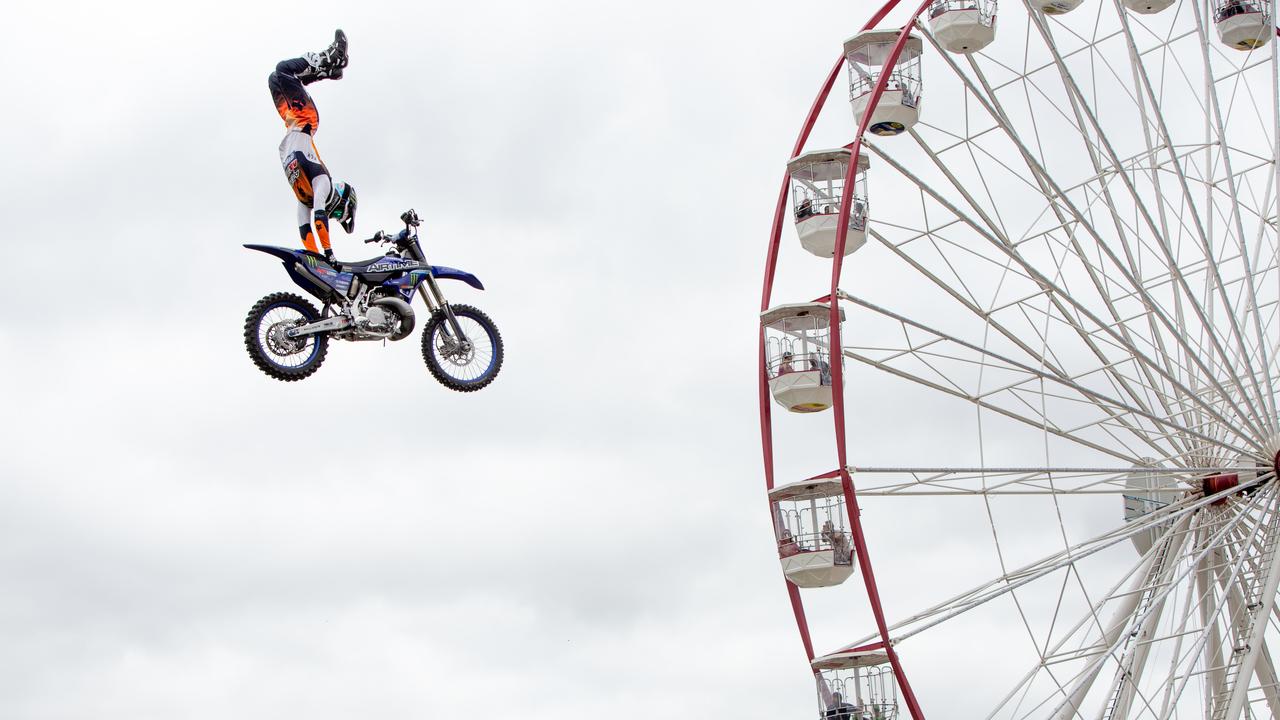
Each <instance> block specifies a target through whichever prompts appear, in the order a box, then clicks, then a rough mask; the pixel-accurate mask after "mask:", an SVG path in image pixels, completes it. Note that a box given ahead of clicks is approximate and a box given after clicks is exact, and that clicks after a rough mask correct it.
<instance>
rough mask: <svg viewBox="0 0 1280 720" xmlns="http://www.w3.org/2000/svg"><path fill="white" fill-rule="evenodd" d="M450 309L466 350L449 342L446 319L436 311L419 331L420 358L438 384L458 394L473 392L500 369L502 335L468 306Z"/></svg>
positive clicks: (440, 311)
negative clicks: (466, 343) (465, 336)
mask: <svg viewBox="0 0 1280 720" xmlns="http://www.w3.org/2000/svg"><path fill="white" fill-rule="evenodd" d="M450 307H451V308H452V309H453V316H454V317H456V318H457V319H458V324H459V325H461V326H462V330H463V332H465V333H467V340H468V343H469V347H458V346H457V345H456V344H454V343H453V340H452V335H453V333H452V328H450V327H449V319H448V316H446V315H445V313H444V311H443V310H436V311H435V312H434V313H432V314H431V320H429V321H428V322H427V325H426V327H424V328H423V329H422V359H423V360H424V361H426V363H427V369H428V370H430V371H431V376H432V377H434V378H435V379H436V380H437V381H439V383H440V384H441V385H444V386H445V387H447V388H449V389H450V390H457V391H458V392H475V391H476V390H479V389H480V388H482V387H485V386H486V385H488V384H489V383H491V382H493V379H494V378H495V377H497V376H498V371H499V370H501V369H502V334H501V333H499V332H498V327H497V326H496V325H494V324H493V321H492V320H490V319H489V316H488V315H485V314H484V313H483V312H481V311H480V310H477V309H476V308H473V307H471V306H470V305H451V306H450ZM445 331H448V332H447V333H446V332H445Z"/></svg>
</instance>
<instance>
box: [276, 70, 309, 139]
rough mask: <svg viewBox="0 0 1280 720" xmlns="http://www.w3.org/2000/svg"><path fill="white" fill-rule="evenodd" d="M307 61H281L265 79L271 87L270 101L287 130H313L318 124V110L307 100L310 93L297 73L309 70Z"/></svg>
mask: <svg viewBox="0 0 1280 720" xmlns="http://www.w3.org/2000/svg"><path fill="white" fill-rule="evenodd" d="M310 68H311V64H310V63H308V62H307V60H306V59H305V58H293V59H292V60H281V61H280V63H279V64H278V65H276V71H275V72H273V73H271V76H270V77H268V78H267V86H268V87H270V88H271V100H272V101H273V102H274V103H275V105H276V112H278V113H280V119H281V120H284V124H285V125H286V126H288V128H289V129H290V130H300V131H302V132H304V133H307V134H313V133H315V131H316V129H317V128H319V127H320V111H319V110H317V109H316V103H315V101H314V100H312V99H311V94H310V93H308V92H307V89H306V88H305V87H304V85H305V84H306V83H305V82H303V80H302V78H301V77H300V75H305V74H306V73H308V72H309V71H310Z"/></svg>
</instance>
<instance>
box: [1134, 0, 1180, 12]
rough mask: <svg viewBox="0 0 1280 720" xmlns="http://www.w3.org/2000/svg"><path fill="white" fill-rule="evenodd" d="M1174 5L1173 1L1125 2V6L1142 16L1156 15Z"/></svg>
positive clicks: (1139, 0) (1140, 0)
mask: <svg viewBox="0 0 1280 720" xmlns="http://www.w3.org/2000/svg"><path fill="white" fill-rule="evenodd" d="M1172 5H1173V0H1124V6H1125V7H1127V8H1129V9H1130V10H1132V11H1134V12H1136V13H1138V14H1141V15H1154V14H1156V13H1158V12H1160V11H1161V10H1164V9H1166V8H1168V7H1171V6H1172Z"/></svg>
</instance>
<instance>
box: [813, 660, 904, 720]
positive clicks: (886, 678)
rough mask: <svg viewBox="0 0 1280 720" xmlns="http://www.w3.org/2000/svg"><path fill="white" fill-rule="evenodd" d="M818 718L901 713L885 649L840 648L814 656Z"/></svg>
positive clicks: (878, 719) (883, 719)
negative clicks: (836, 650) (827, 653)
mask: <svg viewBox="0 0 1280 720" xmlns="http://www.w3.org/2000/svg"><path fill="white" fill-rule="evenodd" d="M812 665H813V669H814V673H815V677H816V678H817V682H818V708H819V709H818V717H819V718H832V717H843V718H859V719H861V718H875V720H896V718H897V717H898V682H897V680H896V679H894V677H893V668H892V667H891V666H890V665H889V655H888V653H886V652H884V651H883V650H841V651H839V652H834V653H831V654H830V655H824V656H822V657H820V658H815V659H814V661H813V663H812Z"/></svg>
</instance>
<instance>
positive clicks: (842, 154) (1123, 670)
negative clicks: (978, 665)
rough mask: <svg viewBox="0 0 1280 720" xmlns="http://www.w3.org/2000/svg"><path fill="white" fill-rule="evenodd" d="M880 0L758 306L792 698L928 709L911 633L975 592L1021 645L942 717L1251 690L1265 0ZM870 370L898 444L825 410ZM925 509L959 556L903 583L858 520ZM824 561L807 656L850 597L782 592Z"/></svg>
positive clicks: (1271, 473)
mask: <svg viewBox="0 0 1280 720" xmlns="http://www.w3.org/2000/svg"><path fill="white" fill-rule="evenodd" d="M897 5H898V2H897V0H889V1H888V2H887V3H886V4H885V5H884V7H882V8H881V9H880V10H879V11H878V12H876V13H875V14H874V15H873V16H872V17H871V18H870V19H869V20H868V21H867V23H866V25H865V26H864V27H863V28H862V30H861V31H860V32H858V33H856V34H854V35H853V36H852V37H850V38H849V39H848V40H846V41H845V43H844V47H843V52H842V53H841V55H840V58H839V61H838V62H837V63H836V65H835V67H834V68H832V69H831V71H830V72H829V74H828V75H827V76H826V80H825V82H824V83H823V84H822V86H821V90H820V92H819V94H818V97H817V99H816V101H815V102H814V103H813V106H812V108H811V109H810V111H809V113H808V115H807V116H806V118H805V120H804V123H803V125H802V128H801V131H800V135H799V139H798V140H797V141H796V143H795V146H794V148H793V150H792V152H791V155H790V157H789V160H788V163H787V169H786V175H785V179H784V181H783V185H782V189H781V192H780V194H779V197H778V203H777V208H776V211H775V215H774V218H773V225H772V229H771V234H770V240H769V248H768V255H767V259H766V271H765V281H764V288H763V293H762V295H763V297H762V300H761V307H760V311H761V313H760V337H759V341H760V346H759V349H760V352H759V362H760V372H759V390H760V419H761V436H762V443H763V456H764V469H765V481H766V487H767V490H768V496H769V508H770V513H771V517H772V521H773V527H774V531H775V537H776V540H777V549H778V558H779V562H780V565H781V569H782V571H783V574H784V576H785V578H786V587H787V590H788V593H789V597H790V600H791V604H792V609H793V614H794V617H795V621H796V624H797V627H798V629H799V632H800V636H801V640H802V643H803V645H804V649H805V652H806V654H807V658H808V661H809V667H808V668H807V672H811V673H812V674H813V676H814V678H815V681H816V687H817V702H818V709H819V711H818V716H819V717H820V718H822V717H825V718H857V719H858V720H862V719H864V718H874V719H875V720H892V719H893V718H898V717H903V718H905V717H912V718H916V719H917V720H919V719H921V718H924V717H925V716H926V712H927V713H930V714H931V716H932V717H954V716H957V715H956V713H955V712H954V711H953V709H951V708H948V707H938V708H934V707H931V706H930V704H929V703H928V702H927V700H929V699H931V698H933V697H934V695H933V694H931V692H930V690H929V684H930V682H931V680H932V678H931V677H928V676H925V675H924V674H922V673H913V671H912V668H913V667H920V666H921V665H922V661H923V658H922V656H921V655H920V654H913V650H915V649H916V648H921V649H923V650H931V649H933V650H936V645H931V644H930V639H931V638H933V637H937V636H939V635H940V634H942V633H946V632H949V628H953V627H955V626H958V625H963V624H964V623H966V622H971V621H972V620H973V618H975V617H979V616H982V615H983V613H987V612H989V611H990V610H991V608H996V607H999V608H1001V612H1003V613H1005V617H1006V618H1008V619H1009V625H1010V626H1011V627H1013V628H1015V630H1014V631H1013V632H1015V633H1016V634H1018V635H1019V637H1020V640H1019V641H1018V642H1016V643H1015V642H1013V641H1011V640H1002V642H1007V643H1008V650H1009V652H1008V656H1009V657H1014V656H1016V657H1018V658H1019V659H1021V660H1024V661H1025V662H1024V663H1023V664H1022V665H1021V666H1019V667H1017V668H1016V669H1011V668H1012V665H1011V664H1009V663H1001V664H999V665H998V666H989V667H984V668H983V669H982V671H981V674H982V676H983V682H984V684H986V685H992V686H999V688H1000V690H999V691H998V692H995V693H992V694H990V696H989V697H990V700H989V702H988V703H987V704H985V705H983V706H982V708H981V711H982V713H983V714H980V715H976V717H987V718H1010V719H1012V718H1049V719H1053V720H1068V719H1072V718H1079V719H1081V720H1119V719H1121V718H1129V719H1137V718H1159V719H1161V720H1164V719H1167V718H1177V719H1184V718H1205V719H1206V720H1238V719H1239V718H1274V717H1280V680H1278V679H1277V670H1276V656H1275V652H1276V649H1277V648H1280V606H1277V603H1276V594H1277V586H1278V585H1280V553H1277V552H1276V550H1277V545H1278V544H1280V482H1277V466H1278V465H1280V399H1278V398H1277V390H1278V389H1280V267H1278V265H1280V232H1278V228H1277V222H1278V221H1280V164H1278V163H1277V152H1278V149H1280V66H1278V65H1277V57H1276V53H1277V45H1280V43H1277V42H1271V39H1272V38H1273V36H1274V35H1275V34H1276V27H1275V22H1274V17H1275V6H1274V3H1271V2H1267V1H1265V0H1023V2H1021V3H1014V2H1011V1H1010V0H1005V1H1004V2H1003V3H1002V4H1001V5H1000V6H999V7H998V8H997V5H996V0H926V1H925V2H923V3H922V4H920V5H919V6H918V7H903V8H897V7H896V6H897ZM842 78H847V83H848V91H849V100H850V103H851V106H852V117H853V123H852V128H853V130H852V134H851V135H845V136H843V137H838V138H835V139H833V140H832V141H830V142H824V143H816V144H814V145H813V146H811V145H810V135H811V134H812V133H814V129H815V126H816V125H817V124H818V123H819V120H820V119H829V118H828V116H829V115H831V114H832V113H838V114H839V115H841V116H844V117H847V115H845V114H846V113H848V112H849V111H848V110H844V109H843V108H842V107H837V106H838V105H841V104H840V103H828V99H829V96H830V94H831V91H832V89H833V88H834V87H836V85H837V84H838V82H839V81H841V79H842ZM828 105H831V107H828ZM824 109H826V111H827V112H826V113H824ZM849 127H850V126H849V125H848V124H847V123H846V124H844V128H845V130H844V132H846V133H847V132H849ZM846 143H847V144H846ZM790 227H794V228H795V230H794V239H793V236H792V231H791V230H790ZM855 253H856V254H855ZM826 262H830V263H831V264H830V266H827V265H825V263H826ZM828 269H829V271H830V282H829V284H827V283H825V282H824V283H823V286H822V287H821V288H818V287H814V288H812V289H811V290H804V289H803V288H804V287H805V282H807V281H809V280H812V278H813V277H814V276H815V272H821V273H823V275H822V277H823V278H824V279H825V273H826V271H827V270H828ZM782 287H786V288H787V289H788V292H789V293H791V294H790V295H789V296H787V297H778V298H775V297H774V295H775V289H776V288H782ZM795 288H802V289H800V290H796V289H795ZM815 298H816V299H815ZM872 387H874V388H876V389H877V390H878V392H874V393H873V392H870V388H872ZM893 393H900V397H901V398H903V400H902V401H901V402H902V403H910V404H911V410H913V411H915V412H916V413H918V415H919V416H921V417H924V416H926V415H940V416H946V417H947V418H948V421H947V423H946V427H945V432H944V433H943V434H942V435H940V436H939V440H938V441H937V442H934V443H930V445H931V446H932V447H931V448H930V450H931V453H915V452H913V453H912V454H911V455H908V456H904V457H898V458H884V457H882V456H881V453H883V452H886V451H887V450H884V449H880V448H872V447H866V446H863V445H861V444H860V443H859V442H858V440H859V438H857V437H854V438H852V439H851V438H850V435H851V432H850V427H851V421H850V418H851V415H850V413H851V412H852V408H851V406H850V398H853V397H855V396H856V397H860V398H871V400H867V401H865V402H859V403H858V404H857V407H856V411H857V413H858V416H857V417H862V416H864V415H866V414H868V413H870V414H875V413H878V412H883V411H888V410H892V411H894V412H898V413H902V408H886V407H878V406H876V405H875V404H874V403H875V402H877V401H876V400H875V398H877V397H879V398H883V397H886V396H887V395H892V394H893ZM878 402H880V403H881V404H882V405H883V404H884V401H883V400H880V401H878ZM890 404H891V405H892V404H898V403H890ZM778 408H782V409H785V410H786V411H788V412H786V413H781V412H777V410H778ZM855 419H856V418H855ZM828 420H829V421H831V422H833V423H834V429H835V434H834V448H829V449H828V450H827V451H824V452H814V450H813V446H812V443H811V444H810V445H805V444H804V443H803V442H801V439H802V438H809V439H810V440H812V438H825V437H829V430H828V429H827V428H829V427H830V426H829V425H826V422H827V421H828ZM922 458H924V461H923V462H922ZM868 459H870V460H868ZM895 459H896V460H898V462H886V460H890V461H891V460H895ZM949 503H950V504H954V505H952V506H950V507H952V509H950V510H946V511H944V512H947V513H950V515H948V516H949V517H957V518H963V517H964V515H965V514H966V513H968V514H972V516H973V517H971V518H968V520H971V521H972V522H971V523H970V524H971V525H974V526H981V528H982V534H983V543H984V544H983V545H981V551H982V553H984V554H985V557H982V558H977V557H974V556H971V555H970V554H967V553H966V554H965V555H964V556H962V557H957V558H956V563H957V564H962V565H965V564H967V565H972V567H973V568H975V569H977V570H975V572H976V571H982V572H985V573H986V574H985V575H978V576H977V577H976V578H975V579H974V580H973V581H972V582H969V583H967V584H966V585H965V586H962V587H957V588H947V587H945V584H939V586H938V587H937V588H931V587H928V586H926V589H925V591H924V592H923V593H917V594H915V595H913V596H912V597H911V598H910V601H909V602H904V601H903V599H902V598H903V595H902V594H901V593H896V594H895V593H892V592H890V590H891V588H888V587H881V586H880V585H879V584H878V583H877V580H876V575H875V572H874V568H873V565H872V558H873V557H874V558H875V559H876V560H877V562H886V561H887V562H893V563H903V562H912V561H913V559H912V558H904V557H902V555H901V553H900V552H898V551H894V550H890V551H889V552H887V553H886V552H884V551H883V549H882V546H878V545H877V544H876V541H877V537H876V536H874V535H873V534H870V533H868V532H866V526H867V522H868V518H883V517H886V516H891V517H894V518H902V519H903V522H907V519H908V518H911V517H913V513H914V512H916V511H915V510H914V509H913V508H918V507H923V506H924V505H926V504H927V505H928V506H929V507H931V508H937V507H943V506H947V504H949ZM1033 518H1034V519H1033ZM883 525H884V523H881V525H880V526H881V527H882V526H883ZM965 547H966V548H974V547H978V546H974V545H966V546H965ZM873 550H876V551H877V552H873ZM875 567H882V566H881V565H876V566H875ZM921 571H922V572H927V571H928V568H921ZM851 588H854V589H853V590H852V592H854V593H855V595H854V596H852V597H853V598H855V599H858V598H864V599H865V601H866V603H865V605H866V610H867V612H866V613H865V617H866V618H867V620H866V621H865V623H864V624H863V625H860V626H853V627H849V626H843V627H839V628H837V632H839V633H842V637H843V638H844V639H843V641H842V642H841V643H840V644H838V645H837V646H835V647H829V648H820V650H822V652H818V651H817V650H815V644H814V641H813V636H814V634H815V633H814V632H813V628H815V627H816V626H817V625H818V623H819V622H820V621H821V622H822V623H823V624H824V626H828V627H829V626H830V625H840V624H841V623H844V624H846V625H847V624H848V623H849V618H850V615H849V614H846V613H841V614H839V615H838V616H837V617H834V618H827V617H823V618H819V617H818V616H817V615H812V614H811V613H809V612H807V606H806V602H807V601H809V602H810V605H809V607H812V600H811V599H812V598H814V597H815V595H819V594H830V593H845V594H846V595H845V597H846V598H849V597H851V596H849V595H847V593H849V592H851ZM930 593H932V594H930ZM889 597H893V598H895V600H894V601H892V602H889V601H887V600H886V598H889ZM818 604H819V605H821V603H818ZM811 615H812V616H811ZM1003 650H1004V648H1002V651H1003ZM962 655H963V654H962V653H956V655H955V657H956V658H960V657H962ZM963 670H964V669H963V668H961V669H960V670H958V671H961V672H962V671H963ZM973 672H975V673H976V672H977V671H976V670H974V671H973ZM963 716H964V717H970V716H971V715H970V714H967V713H966V714H964V715H963Z"/></svg>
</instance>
